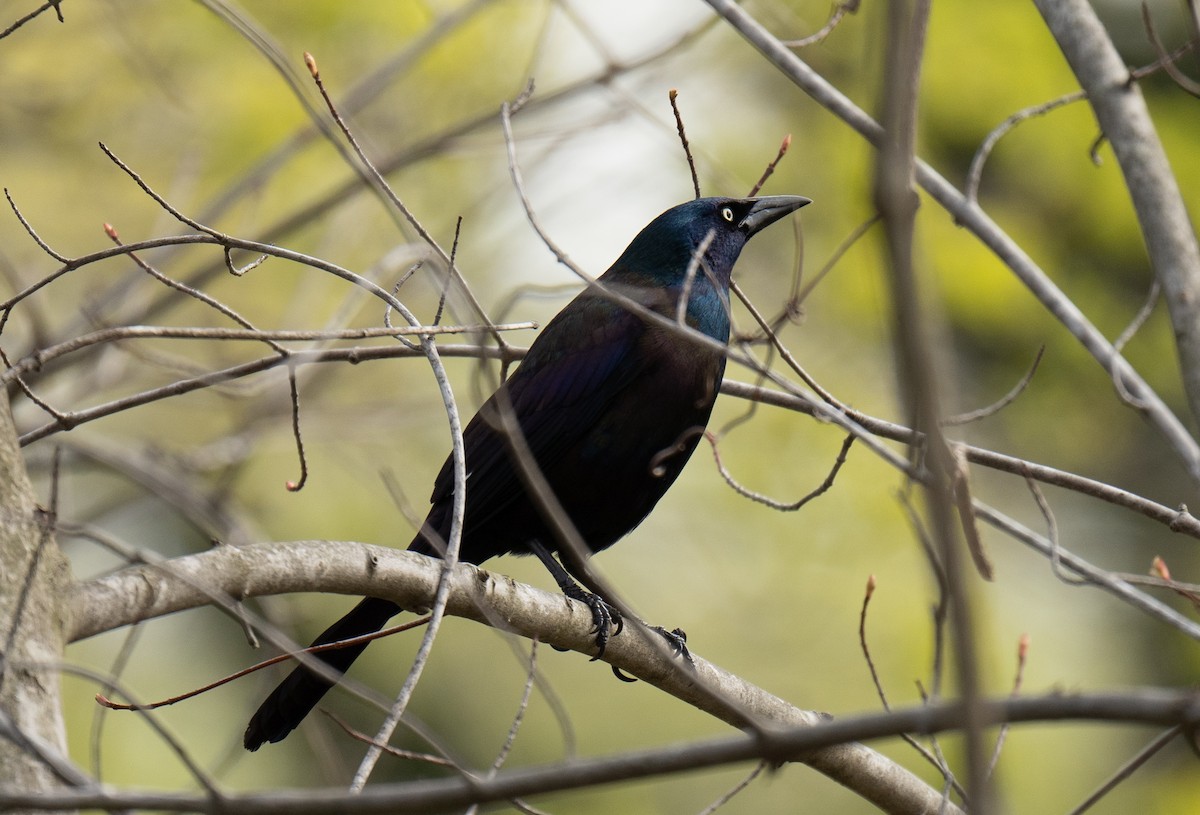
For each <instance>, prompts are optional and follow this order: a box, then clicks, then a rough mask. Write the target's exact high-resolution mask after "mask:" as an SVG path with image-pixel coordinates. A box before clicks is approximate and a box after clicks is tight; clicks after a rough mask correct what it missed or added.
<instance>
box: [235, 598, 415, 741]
mask: <svg viewBox="0 0 1200 815" xmlns="http://www.w3.org/2000/svg"><path fill="white" fill-rule="evenodd" d="M400 611H401V608H400V606H398V605H396V604H395V603H393V602H391V601H390V600H381V599H379V598H377V597H367V598H364V599H363V601H362V602H360V603H359V604H358V605H357V606H355V607H354V608H353V609H351V610H350V613H349V614H347V615H346V616H345V617H342V618H341V619H340V620H338V621H337V622H336V623H334V624H333V625H331V626H329V628H327V629H325V632H324V633H323V634H321V636H319V637H317V639H316V640H315V641H314V642H313V645H324V644H325V643H329V642H338V641H339V640H345V639H350V638H351V637H361V636H363V635H364V634H373V633H375V632H376V631H379V630H380V629H381V628H383V627H384V625H386V624H387V621H388V620H390V619H391V618H392V617H394V616H396V615H397V614H398V613H400ZM368 644H369V643H367V642H363V643H360V644H358V645H353V646H350V647H348V648H334V649H331V650H329V651H323V652H321V653H319V654H314V655H313V658H314V659H319V660H321V661H322V662H324V663H325V664H326V665H328V666H329V667H331V668H332V669H333V670H335V671H338V672H340V673H345V672H346V670H347V669H348V668H349V667H350V665H351V663H353V662H354V660H355V659H357V658H358V655H359V654H361V653H362V652H363V650H364V649H365V648H366V647H367V645H368ZM331 687H333V683H331V682H329V681H328V680H326V679H323V678H321V677H320V676H318V675H317V674H315V673H313V672H312V671H310V670H309V669H307V668H305V667H304V666H303V665H301V666H299V667H297V668H296V669H295V670H294V671H292V672H291V673H290V674H288V675H287V678H286V679H284V680H283V681H282V682H281V683H279V687H277V688H275V690H274V691H272V693H271V695H270V696H268V697H267V699H266V701H264V702H263V703H262V705H260V706H259V708H258V711H257V712H255V714H254V716H253V717H252V718H251V719H250V724H249V725H247V726H246V735H245V737H244V738H243V743H244V744H245V745H246V749H247V750H252V751H253V750H257V749H258V748H259V747H261V746H262V745H263V744H264V743H265V742H268V741H269V742H271V743H272V744H273V743H275V742H277V741H282V740H283V738H284V737H285V736H287V734H288V733H291V732H292V731H293V730H295V729H296V726H297V725H298V724H300V722H301V721H302V720H303V719H304V717H305V716H307V715H308V714H309V712H310V711H311V710H312V709H313V708H314V707H316V705H317V703H318V702H320V701H321V697H323V696H324V695H325V693H326V691H328V690H329V689H330V688H331Z"/></svg>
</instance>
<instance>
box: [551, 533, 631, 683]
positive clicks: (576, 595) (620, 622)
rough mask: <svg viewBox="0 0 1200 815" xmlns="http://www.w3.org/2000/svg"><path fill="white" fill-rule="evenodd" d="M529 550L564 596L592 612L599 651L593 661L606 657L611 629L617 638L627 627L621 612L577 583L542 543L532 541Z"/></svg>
mask: <svg viewBox="0 0 1200 815" xmlns="http://www.w3.org/2000/svg"><path fill="white" fill-rule="evenodd" d="M529 550H530V551H531V552H533V553H534V554H535V555H537V559H538V560H540V561H541V562H542V565H543V566H545V567H546V569H547V571H549V572H550V574H551V575H553V577H554V581H555V582H556V583H558V587H559V589H561V590H562V593H563V594H565V595H566V596H567V597H570V598H571V599H572V600H578V601H580V602H581V603H584V604H585V605H587V607H588V608H590V609H591V610H592V622H593V624H594V625H595V629H594V630H595V632H596V649H597V650H596V655H595V656H594V657H592V661H595V660H597V659H599V658H600V657H602V656H604V649H605V647H606V646H607V645H608V639H609V634H608V630H609V628H615V629H616V631H614V632H613V636H616V635H617V634H620V633H621V629H623V628H624V627H625V621H624V619H622V617H621V612H620V611H618V610H617V609H615V608H613V607H612V606H610V605H609V604H608V603H606V602H605V601H604V599H603V598H602V597H600V595H598V594H596V593H594V592H590V591H587V590H586V589H584V588H583V587H582V586H580V585H579V584H578V583H576V582H575V579H574V578H573V577H571V575H570V573H569V572H568V571H567V570H566V569H565V568H563V566H562V564H561V563H559V562H558V561H557V560H555V559H554V555H552V554H550V550H548V549H547V548H546V547H545V546H543V545H542V544H541V542H540V541H536V540H533V541H530V542H529Z"/></svg>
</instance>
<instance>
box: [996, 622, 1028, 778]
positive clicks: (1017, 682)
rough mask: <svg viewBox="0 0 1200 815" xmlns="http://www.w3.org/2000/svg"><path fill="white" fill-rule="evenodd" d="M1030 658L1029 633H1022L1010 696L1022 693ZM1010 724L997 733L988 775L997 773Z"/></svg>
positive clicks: (1003, 726)
mask: <svg viewBox="0 0 1200 815" xmlns="http://www.w3.org/2000/svg"><path fill="white" fill-rule="evenodd" d="M1028 658H1029V635H1028V634H1022V635H1021V638H1020V639H1019V640H1018V641H1017V671H1016V674H1015V675H1014V676H1013V686H1012V691H1011V692H1010V693H1009V696H1012V697H1013V698H1016V697H1017V696H1019V695H1020V694H1021V684H1022V683H1023V682H1024V681H1025V665H1026V661H1027V660H1028ZM1008 731H1009V724H1008V722H1005V723H1004V724H1002V725H1000V732H999V733H997V734H996V747H995V748H994V749H993V750H992V760H991V761H989V762H988V770H987V771H988V775H989V776H993V775H995V773H996V766H997V765H998V764H999V763H1000V753H1001V751H1002V750H1003V749H1004V741H1005V739H1007V738H1008Z"/></svg>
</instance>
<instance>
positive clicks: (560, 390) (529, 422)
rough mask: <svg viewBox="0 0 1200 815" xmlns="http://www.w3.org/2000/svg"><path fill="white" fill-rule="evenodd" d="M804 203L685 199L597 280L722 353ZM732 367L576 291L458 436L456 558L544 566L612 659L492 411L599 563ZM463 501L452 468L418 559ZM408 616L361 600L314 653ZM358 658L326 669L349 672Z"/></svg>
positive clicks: (292, 695)
mask: <svg viewBox="0 0 1200 815" xmlns="http://www.w3.org/2000/svg"><path fill="white" fill-rule="evenodd" d="M808 203H811V202H810V201H809V199H807V198H801V197H800V196H794V195H775V196H766V197H762V198H699V199H696V200H694V201H689V202H687V203H686V204H680V205H679V206H677V207H673V208H672V209H669V210H667V211H666V212H664V213H663V214H662V215H659V216H658V217H657V218H655V219H654V220H653V221H651V222H650V224H649V225H648V226H647V227H646V228H644V229H643V230H642V231H641V232H640V233H638V235H637V237H635V238H634V239H633V242H632V243H630V244H629V247H628V248H627V249H626V250H625V251H624V253H622V255H621V257H619V258H618V259H617V261H616V262H615V263H614V264H613V265H612V267H611V268H610V269H609V270H608V271H607V272H605V273H604V274H603V275H602V276H601V277H600V278H599V283H600V285H601V286H603V287H604V288H605V289H607V290H609V291H612V292H616V293H618V294H621V295H624V296H625V297H627V298H630V299H631V300H633V301H635V302H637V303H639V304H641V305H642V306H644V307H645V308H646V309H648V310H650V311H652V312H654V313H656V314H659V315H662V316H664V317H666V318H668V319H669V320H672V321H674V320H676V319H677V315H678V313H679V309H680V305H681V303H682V304H683V309H684V314H685V319H686V322H687V324H688V325H689V326H691V327H692V328H694V329H696V330H698V331H701V332H703V333H704V334H706V335H707V336H709V337H711V338H712V339H714V340H716V341H717V342H719V343H721V344H724V343H725V342H727V341H728V339H729V276H730V273H731V272H732V271H733V264H734V262H735V261H736V260H737V258H738V254H739V253H740V252H741V251H742V247H743V246H745V245H746V241H748V240H749V239H750V238H751V237H752V236H753V235H755V234H756V233H757V232H759V231H760V230H762V229H764V228H765V227H767V226H769V225H770V224H772V223H774V222H775V221H777V220H779V219H780V218H783V217H784V216H786V215H788V214H789V213H791V212H794V211H795V210H797V209H799V208H800V207H802V206H804V205H805V204H808ZM701 251H703V255H702V256H701ZM724 371H725V355H724V354H723V353H722V352H721V351H720V350H718V349H716V348H711V347H707V346H705V345H701V344H698V343H694V342H689V341H688V339H687V338H686V337H684V336H681V335H680V333H679V332H678V330H675V329H673V328H672V327H671V326H664V325H661V324H658V323H656V322H654V321H651V320H649V319H647V318H646V317H645V316H644V315H641V314H638V313H635V311H632V310H630V309H628V308H626V307H625V306H623V305H621V304H619V303H617V302H614V301H613V300H612V299H610V298H607V297H605V296H604V295H603V294H602V293H600V292H598V291H596V290H594V289H592V288H589V289H587V290H585V291H584V292H582V293H581V294H580V295H579V296H577V297H576V298H575V299H574V300H572V301H571V302H570V303H568V304H567V306H566V307H565V308H564V309H563V310H562V311H561V312H559V314H558V315H557V316H556V317H554V319H552V320H551V321H550V322H549V323H548V324H547V325H546V327H545V328H544V329H543V330H542V331H541V333H540V334H539V335H538V337H537V339H535V340H534V342H533V344H532V345H531V346H530V348H529V352H528V354H526V356H525V358H524V360H523V361H522V362H521V364H520V365H519V366H518V367H517V369H516V370H515V371H514V372H513V374H512V376H511V377H509V379H508V380H507V381H506V382H505V383H504V384H503V385H502V386H501V390H500V391H498V392H497V393H496V394H495V395H493V396H492V397H491V398H490V399H489V400H488V401H487V402H486V403H484V405H483V406H482V407H481V408H480V409H479V412H478V413H477V414H476V415H475V417H474V418H473V419H472V420H471V422H470V424H468V425H467V428H466V430H465V431H464V432H463V442H464V452H465V455H466V465H467V482H466V483H467V500H466V512H465V517H464V520H463V529H462V542H461V544H460V549H459V558H460V559H461V560H463V561H466V562H468V563H482V562H483V561H485V560H487V559H488V558H490V557H495V556H496V555H504V554H509V553H513V554H518V555H528V554H533V555H536V556H537V557H538V558H539V559H540V560H541V561H542V562H543V563H544V564H545V565H546V567H547V568H548V569H549V570H550V572H551V574H553V575H554V578H555V580H556V581H557V582H558V584H559V586H560V588H562V590H563V591H564V593H566V594H567V595H568V596H571V597H574V598H576V599H579V600H583V601H584V602H586V603H587V604H588V605H589V606H590V607H591V609H592V615H593V618H594V619H595V621H596V644H597V646H598V648H599V650H600V651H601V652H602V651H603V649H604V645H605V643H606V642H607V639H608V635H609V631H608V629H609V625H610V623H615V624H616V625H617V630H618V631H619V630H620V616H619V615H618V614H616V612H615V611H614V610H612V609H611V608H610V607H609V606H608V605H607V604H606V603H605V602H604V601H603V600H602V599H600V598H598V597H596V595H595V594H592V593H590V592H587V591H585V590H584V589H582V588H581V587H580V586H578V585H577V584H576V583H575V582H574V580H572V578H571V576H570V574H569V570H570V564H571V559H570V558H569V557H567V556H566V555H565V554H563V553H561V552H560V554H559V556H560V558H561V559H562V561H563V564H562V565H560V563H559V562H558V561H556V560H555V559H554V556H553V554H552V553H553V552H559V547H558V538H557V534H556V532H555V531H554V527H553V526H552V525H551V524H550V523H548V522H547V521H546V520H545V519H544V518H543V512H542V510H541V509H540V508H539V504H538V502H537V500H536V499H535V498H534V497H532V496H531V495H530V494H528V493H527V492H526V489H525V487H524V486H523V479H522V478H521V476H520V474H519V473H520V472H521V471H520V469H519V468H520V465H519V464H518V463H516V461H515V460H514V459H513V458H512V454H511V440H510V439H509V438H508V437H507V436H506V435H505V434H504V433H503V432H502V431H501V430H500V428H499V422H498V421H497V419H498V416H497V409H498V405H499V404H500V403H498V401H497V400H498V399H499V398H501V397H502V396H505V395H506V397H507V400H508V402H509V403H510V404H511V410H512V414H511V415H512V416H513V417H514V418H515V419H516V422H517V424H518V426H519V427H520V429H521V432H522V435H523V436H524V438H525V441H526V443H527V445H528V448H529V451H530V453H532V456H533V459H534V461H535V462H536V463H537V466H538V468H539V469H540V471H541V473H542V475H543V476H544V477H545V481H546V482H547V484H548V485H549V486H550V488H551V489H552V490H553V492H554V495H555V497H556V498H557V499H558V501H559V503H560V504H561V506H562V508H563V509H564V510H565V511H566V514H567V515H568V516H569V518H570V519H571V521H572V523H573V524H574V526H575V528H576V529H577V530H578V532H579V535H580V537H581V538H582V539H583V541H584V542H585V543H586V545H587V548H588V549H589V550H590V551H591V552H599V551H600V550H602V549H606V548H607V547H609V546H611V545H612V544H613V543H615V542H616V541H617V540H618V539H620V538H621V537H623V536H624V535H625V534H626V533H628V532H629V531H630V530H632V529H633V528H634V527H635V526H637V525H638V524H639V523H641V521H642V519H644V518H645V517H646V515H647V514H649V512H650V510H651V509H653V508H654V505H655V504H656V503H658V499H659V498H661V497H662V496H663V494H664V493H665V492H666V491H667V488H668V487H670V486H671V484H672V482H674V481H675V478H676V477H677V476H678V475H679V473H680V471H681V470H682V469H683V465H684V464H685V463H686V462H687V460H688V458H689V457H690V456H691V454H692V451H693V450H694V449H695V448H696V445H697V444H698V443H699V441H700V435H701V433H702V431H703V430H704V427H705V425H706V424H707V423H708V417H709V414H710V413H711V412H712V407H713V402H714V401H715V400H716V397H717V391H718V390H719V389H720V386H721V377H722V374H723V373H724ZM453 493H454V477H453V472H452V466H451V461H450V460H449V459H447V461H446V463H445V465H444V466H443V467H442V470H441V472H440V473H439V474H438V477H437V480H436V481H434V485H433V496H432V498H431V499H430V500H431V502H432V504H433V507H432V509H431V510H430V511H429V516H428V517H427V518H426V519H425V523H424V525H423V527H422V529H421V531H420V532H419V533H418V534H417V536H416V538H415V539H414V540H413V542H412V543H411V544H410V545H409V549H411V550H412V551H415V552H420V553H422V554H426V555H431V556H433V557H438V556H440V552H441V549H440V547H441V546H442V545H443V544H442V542H443V541H445V540H447V539H448V537H449V534H450V514H451V505H452V500H453ZM564 565H565V566H567V568H566V569H564ZM576 571H578V570H576ZM584 582H585V583H586V582H587V581H586V580H584ZM401 610H402V609H401V608H400V606H398V605H396V604H395V603H393V602H391V601H389V600H383V599H380V598H377V597H367V598H364V599H363V600H362V601H361V602H360V603H359V604H358V605H357V606H355V607H354V609H353V610H351V611H350V613H349V614H347V615H346V616H345V617H343V618H342V619H340V620H338V621H337V622H336V623H334V624H333V625H332V626H330V628H329V629H327V630H326V631H325V632H324V633H323V634H321V636H319V637H317V639H316V642H315V643H314V645H316V644H321V643H328V642H337V641H339V640H344V639H348V638H350V637H357V636H362V635H364V634H370V633H373V632H375V631H378V630H380V629H382V628H383V627H384V625H385V624H386V623H387V621H388V620H389V619H391V618H392V617H393V616H395V615H396V614H398V613H399V612H400V611H401ZM364 648H366V644H365V643H364V644H361V645H357V646H353V647H349V648H341V649H335V650H329V651H325V652H323V653H321V654H319V655H317V656H316V658H318V659H320V660H322V661H323V662H325V663H327V664H328V665H329V666H330V667H332V668H333V669H334V670H336V671H339V672H345V671H346V670H347V669H348V668H349V667H350V664H351V663H352V662H354V660H355V658H357V657H358V655H359V654H361V653H362V651H363V649H364ZM330 687H331V683H329V682H328V681H326V680H325V679H322V678H321V677H319V676H317V675H316V674H314V673H313V672H311V671H309V670H308V669H307V668H304V667H303V666H301V667H298V668H296V669H295V670H294V671H292V673H291V674H289V675H288V677H287V678H286V679H284V680H283V682H282V683H281V684H280V685H279V687H277V688H276V689H275V690H274V692H272V693H271V695H270V696H268V697H267V699H266V701H265V702H263V703H262V706H261V707H259V709H258V712H256V713H255V714H254V717H253V718H252V719H251V720H250V724H249V726H248V727H247V728H246V734H245V739H244V743H245V746H246V749H247V750H257V749H258V748H259V747H260V746H262V744H263V743H264V742H267V741H270V742H278V741H281V740H282V739H283V738H284V737H285V736H287V734H288V733H290V732H291V731H292V730H293V729H295V727H296V726H297V725H298V724H300V721H301V720H302V719H303V718H304V717H305V716H306V715H308V712H309V711H310V710H312V709H313V707H314V706H316V704H317V702H319V701H320V699H321V697H322V696H324V695H325V692H326V691H328V690H329V688H330Z"/></svg>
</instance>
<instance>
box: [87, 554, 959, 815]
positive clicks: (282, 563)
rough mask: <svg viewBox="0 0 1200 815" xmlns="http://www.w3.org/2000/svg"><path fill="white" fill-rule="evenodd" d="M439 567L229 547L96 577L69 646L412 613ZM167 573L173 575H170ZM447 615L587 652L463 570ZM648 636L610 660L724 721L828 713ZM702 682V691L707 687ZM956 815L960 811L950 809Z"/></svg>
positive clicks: (850, 748)
mask: <svg viewBox="0 0 1200 815" xmlns="http://www.w3.org/2000/svg"><path fill="white" fill-rule="evenodd" d="M441 567H442V564H441V562H440V561H438V560H434V559H431V558H427V557H424V556H422V555H417V554H413V553H411V552H402V551H397V550H394V549H387V548H383V547H378V546H368V545H366V544H361V543H342V542H330V541H297V542H291V543H272V544H260V545H256V546H249V547H230V546H226V547H221V548H219V549H214V550H211V551H208V552H204V553H202V554H198V555H190V556H187V557H181V558H177V559H175V560H172V561H170V562H169V564H164V565H163V566H137V567H132V568H129V569H125V570H123V571H121V572H118V573H116V574H112V575H108V576H105V577H101V578H97V579H95V580H90V581H88V582H86V583H83V584H80V585H79V586H77V587H76V588H75V589H74V590H73V591H71V592H70V596H71V599H72V614H71V621H72V622H71V625H70V626H69V633H68V637H69V639H70V640H71V641H74V640H79V639H83V638H85V637H90V636H93V635H95V634H99V633H101V632H104V631H109V630H111V629H114V628H118V627H120V626H124V625H130V624H132V623H135V622H139V621H142V620H146V619H150V618H153V617H158V616H161V615H164V614H170V613H171V612H174V611H181V610H184V609H188V608H195V607H198V606H202V605H206V604H208V603H209V602H211V600H212V599H213V598H214V597H226V598H241V597H257V596H262V595H268V594H280V593H285V592H297V591H313V590H320V591H329V592H335V593H338V594H350V595H364V594H365V595H370V596H375V597H384V598H387V599H390V600H393V601H395V602H396V603H398V604H400V605H402V606H404V607H405V608H410V609H419V608H423V607H426V606H428V604H429V603H430V602H432V599H433V595H434V592H435V590H436V587H437V581H438V574H439V571H440V569H441ZM168 570H169V572H168ZM450 581H451V590H450V599H449V603H448V606H447V613H449V614H453V615H456V616H460V617H466V618H468V619H472V620H476V621H478V622H482V623H486V624H488V625H493V626H496V627H502V628H504V629H506V630H509V631H513V632H515V633H517V634H520V635H521V636H526V637H537V638H538V640H540V641H542V642H545V643H548V644H550V645H552V646H555V647H559V648H569V649H572V650H575V651H579V652H581V653H585V654H588V653H591V651H592V650H593V649H594V644H595V637H594V634H593V633H592V630H591V629H592V625H593V623H592V616H591V612H590V611H589V609H588V608H587V607H586V606H585V605H583V604H582V603H578V602H575V601H573V600H568V599H567V598H565V597H563V596H562V595H558V594H550V593H548V592H544V591H540V590H538V589H534V588H531V587H529V586H525V585H522V584H520V583H517V582H515V581H513V580H511V579H509V578H506V577H503V576H500V575H493V574H491V573H489V572H485V571H483V570H481V569H478V568H476V567H474V566H470V565H465V564H460V565H458V566H457V567H455V569H454V571H453V573H452V575H451V577H450ZM653 645H654V644H653V643H651V642H647V641H646V640H644V639H643V638H642V637H637V636H631V635H629V634H628V633H627V634H626V635H625V636H619V637H615V638H614V639H613V640H612V641H610V643H609V645H608V648H607V649H606V651H605V653H604V660H605V661H606V662H609V663H611V664H613V665H616V666H617V667H619V668H621V670H623V671H625V672H626V673H629V674H632V675H633V676H637V677H638V678H640V679H642V680H643V681H646V682H648V683H650V684H652V685H654V686H655V687H657V688H659V689H660V690H663V691H665V692H667V693H669V694H671V695H672V696H675V697H676V698H678V699H681V700H682V701H684V702H687V703H688V704H691V705H694V706H695V707H697V708H699V709H701V710H704V711H705V712H707V713H709V714H711V715H713V716H716V717H717V718H719V719H721V720H722V721H726V722H731V723H735V724H736V723H742V722H745V721H746V720H747V719H753V720H756V721H759V722H761V723H762V724H763V726H764V727H767V728H771V727H774V728H778V727H780V726H790V727H795V726H802V725H803V726H808V725H815V724H817V723H819V722H820V721H822V716H821V715H819V714H816V713H812V712H810V711H804V710H800V709H799V708H796V707H794V706H793V705H791V704H789V703H788V702H786V701H784V700H782V699H780V698H778V697H776V696H773V695H771V694H769V693H767V692H766V691H764V690H762V689H761V688H758V687H756V686H754V685H752V684H750V683H749V682H746V681H745V680H743V679H741V678H739V677H736V676H733V675H732V674H729V673H727V672H725V671H723V670H721V669H720V668H718V667H716V666H715V665H712V664H711V663H709V662H707V661H705V660H704V659H702V658H700V657H696V658H695V671H694V672H693V671H690V670H680V669H679V666H678V665H675V664H671V663H669V662H667V663H664V661H663V659H662V656H661V652H660V650H659V649H658V648H655V647H653ZM702 686H703V687H702ZM801 760H802V761H804V763H806V764H808V765H809V766H811V767H813V768H815V769H817V770H818V771H820V772H822V773H824V774H825V775H827V776H829V777H830V778H832V779H833V780H835V781H837V782H838V783H840V784H843V785H844V786H846V787H848V788H849V789H851V790H853V791H854V792H856V793H858V794H859V795H861V796H863V797H864V798H866V799H867V800H869V801H871V802H872V803H874V804H876V805H877V806H879V807H880V808H881V809H882V810H883V811H885V812H892V813H902V812H903V813H919V812H936V811H939V808H940V807H941V806H942V803H943V802H942V795H941V793H940V792H939V791H936V790H934V789H932V788H931V787H929V786H927V785H926V784H925V783H924V782H922V781H921V780H920V779H918V778H917V777H916V776H914V775H912V774H911V773H910V772H908V771H907V770H906V769H904V768H903V767H900V766H899V765H897V764H895V763H893V762H891V761H890V760H889V759H886V758H884V757H883V756H881V755H880V754H878V753H876V752H875V751H874V750H871V749H869V748H867V747H864V746H862V745H859V744H846V745H837V746H832V747H828V748H824V749H821V750H818V751H815V752H812V753H810V754H807V755H806V756H804V757H803V758H802V759H801ZM944 811H948V812H955V811H957V810H956V809H955V808H954V807H953V806H950V807H949V808H948V809H946V810H944Z"/></svg>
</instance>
